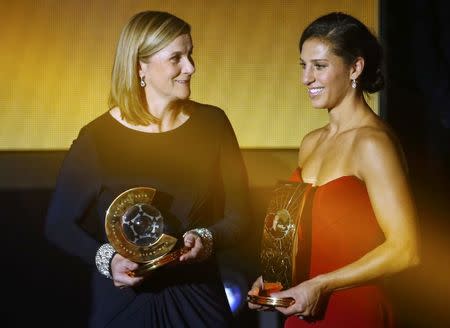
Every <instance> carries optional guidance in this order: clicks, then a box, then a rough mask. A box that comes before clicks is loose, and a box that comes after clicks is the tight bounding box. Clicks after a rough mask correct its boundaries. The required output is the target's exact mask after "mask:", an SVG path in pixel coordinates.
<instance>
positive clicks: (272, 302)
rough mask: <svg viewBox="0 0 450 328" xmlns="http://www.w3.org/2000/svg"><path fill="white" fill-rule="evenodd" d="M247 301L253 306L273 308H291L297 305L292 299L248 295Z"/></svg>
mask: <svg viewBox="0 0 450 328" xmlns="http://www.w3.org/2000/svg"><path fill="white" fill-rule="evenodd" d="M247 301H248V302H250V303H253V304H259V305H264V306H273V307H289V306H291V305H292V304H294V303H295V300H294V299H293V298H291V297H284V298H281V297H271V296H259V295H247Z"/></svg>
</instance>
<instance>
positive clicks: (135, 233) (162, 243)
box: [105, 187, 185, 276]
mask: <svg viewBox="0 0 450 328" xmlns="http://www.w3.org/2000/svg"><path fill="white" fill-rule="evenodd" d="M155 194H156V189H154V188H148V187H138V188H132V189H129V190H126V191H125V192H123V193H121V194H120V195H119V196H117V197H116V199H114V201H113V202H112V203H111V205H110V206H109V208H108V210H107V211H106V219H105V229H106V236H107V237H108V240H109V243H110V244H111V245H112V246H113V247H114V249H115V250H116V251H117V252H118V253H119V254H120V255H122V256H124V257H126V258H128V259H129V260H131V261H133V262H136V263H140V265H139V267H138V269H136V270H134V271H132V272H130V273H129V274H130V275H131V276H144V275H146V274H148V273H149V272H150V271H151V270H154V269H156V268H159V267H160V266H162V265H165V264H167V263H170V262H173V261H175V260H178V258H179V257H180V256H181V255H182V254H183V253H185V250H184V248H177V249H175V250H173V248H174V246H175V245H176V243H177V238H175V237H173V236H170V235H167V234H165V233H164V218H163V216H162V215H161V212H160V211H159V210H158V209H157V208H156V207H154V206H153V205H152V200H153V198H154V196H155Z"/></svg>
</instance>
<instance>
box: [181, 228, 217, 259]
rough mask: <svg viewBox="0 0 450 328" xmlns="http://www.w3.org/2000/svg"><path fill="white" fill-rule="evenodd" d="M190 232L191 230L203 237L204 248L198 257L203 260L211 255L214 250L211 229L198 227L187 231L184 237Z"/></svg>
mask: <svg viewBox="0 0 450 328" xmlns="http://www.w3.org/2000/svg"><path fill="white" fill-rule="evenodd" d="M188 232H191V233H193V234H195V235H197V236H199V237H200V238H201V239H202V244H203V249H202V250H201V253H200V254H199V256H198V257H197V259H198V260H199V261H203V260H206V259H207V258H208V257H210V256H211V254H212V252H213V236H212V233H211V231H209V230H208V229H206V228H196V229H192V230H189V231H187V232H185V233H184V235H183V237H184V236H186V234H187V233H188Z"/></svg>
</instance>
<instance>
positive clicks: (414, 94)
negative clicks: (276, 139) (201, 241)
mask: <svg viewBox="0 0 450 328" xmlns="http://www.w3.org/2000/svg"><path fill="white" fill-rule="evenodd" d="M380 15H381V33H380V38H381V41H382V42H383V45H384V49H385V52H386V88H385V91H383V93H382V95H381V106H380V108H381V116H382V117H383V118H384V119H385V120H386V121H387V122H388V123H389V124H390V125H391V126H392V127H393V129H394V130H395V132H396V133H397V135H398V137H399V139H400V141H401V143H402V144H403V146H404V150H405V154H406V157H407V160H408V163H409V166H410V172H409V173H410V178H411V185H412V189H413V192H414V196H415V198H416V204H417V209H418V212H419V222H418V224H419V229H420V233H421V238H422V247H421V249H422V263H421V265H419V266H418V267H416V268H413V269H410V270H407V271H405V272H402V273H399V274H397V275H395V276H392V277H390V278H388V280H387V286H388V288H389V292H390V294H391V297H392V300H393V305H394V309H395V310H396V315H397V321H398V325H399V326H400V327H430V326H432V327H449V326H450V311H449V308H450V307H449V305H448V301H449V300H450V297H449V296H450V278H448V277H449V274H450V264H449V262H450V261H449V256H448V255H447V254H448V251H450V238H448V237H447V236H448V233H449V232H450V217H449V215H450V210H449V209H450V206H449V203H450V187H449V182H450V173H449V168H450V86H449V84H450V49H449V47H450V8H449V5H448V4H447V2H446V1H444V0H440V1H422V0H414V1H405V0H400V1H381V2H380ZM299 88H300V86H299ZM299 92H300V90H299ZM243 153H244V157H245V160H246V164H247V167H248V170H249V175H250V182H251V185H250V187H251V197H252V208H253V216H252V220H253V232H252V234H251V235H250V236H249V238H248V240H247V241H246V242H245V243H243V244H241V245H238V247H237V248H236V249H235V250H230V251H227V252H225V253H221V254H219V259H220V264H221V267H222V270H223V272H224V274H225V275H226V276H228V277H231V278H232V276H233V275H234V274H237V275H238V276H239V279H240V280H241V281H242V279H243V280H244V283H250V282H251V281H252V280H253V278H254V277H255V276H256V275H257V272H258V263H257V262H258V256H257V253H258V247H259V240H260V228H261V227H262V224H261V223H262V222H261V221H262V219H263V217H264V212H265V207H266V204H267V201H268V198H269V194H270V190H271V187H272V185H271V184H270V183H266V184H265V183H257V182H258V181H259V180H260V176H262V175H266V176H270V177H271V178H273V179H274V180H275V179H280V178H281V179H283V178H286V177H288V176H289V174H290V170H291V169H292V167H295V160H296V150H295V149H293V150H271V149H267V150H251V149H244V150H243ZM64 154H65V153H64V152H0V172H1V173H0V176H2V177H3V178H4V180H5V181H6V180H7V181H17V183H16V184H8V183H1V181H0V208H1V209H2V213H3V215H2V230H1V232H2V241H3V242H2V246H3V257H2V270H1V272H2V279H1V281H2V285H1V286H2V288H1V290H2V300H3V306H2V307H1V318H0V322H2V326H4V327H26V326H28V325H32V324H45V325H46V326H47V327H84V326H85V319H86V315H87V309H88V306H89V304H87V303H86V300H87V299H88V298H87V297H86V294H87V293H88V289H89V279H88V275H87V272H86V271H85V270H84V267H83V264H81V262H79V260H78V259H76V258H70V257H67V256H66V255H65V254H62V253H61V252H60V251H58V250H57V249H55V248H53V247H52V246H50V245H49V244H48V243H47V242H46V240H45V239H44V237H43V226H44V219H45V214H46V210H47V206H48V202H49V199H50V196H51V193H52V187H53V183H54V181H55V179H56V174H57V171H58V168H59V165H60V163H61V160H62V158H63V156H64ZM281 157H282V158H284V159H286V158H288V159H292V167H290V166H289V165H287V166H286V165H285V164H283V161H280V158H281ZM262 160H263V161H264V163H265V167H266V168H267V171H265V172H261V169H260V168H258V167H257V165H255V163H260V162H261V161H262ZM6 178H7V179H6ZM48 181H50V182H48ZM261 181H262V180H261ZM22 182H23V183H22ZM280 321H281V319H280V320H278V321H277V322H272V324H271V326H272V327H274V326H277V325H279V323H280ZM237 322H238V324H237V325H239V326H242V327H262V326H264V323H263V321H262V322H261V318H259V317H258V316H257V315H256V314H255V313H253V312H249V311H248V310H246V308H245V307H243V308H242V309H241V311H240V312H239V314H238V315H237ZM266 326H269V325H266Z"/></svg>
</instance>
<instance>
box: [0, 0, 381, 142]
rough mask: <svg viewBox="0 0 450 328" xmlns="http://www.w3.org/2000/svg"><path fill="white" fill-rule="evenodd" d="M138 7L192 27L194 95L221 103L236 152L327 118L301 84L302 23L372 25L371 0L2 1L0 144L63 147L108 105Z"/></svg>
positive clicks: (286, 138)
mask: <svg viewBox="0 0 450 328" xmlns="http://www.w3.org/2000/svg"><path fill="white" fill-rule="evenodd" d="M142 10H163V11H169V12H171V13H173V14H175V15H177V16H179V17H181V18H183V19H185V20H186V21H187V22H189V23H190V24H191V25H192V37H193V42H194V54H193V57H194V60H195V63H196V67H197V72H196V73H195V75H194V78H193V82H192V99H194V100H196V101H199V102H204V103H209V104H214V105H216V106H219V107H221V108H223V109H224V110H225V111H226V113H227V115H228V117H229V118H230V120H231V122H232V124H233V126H234V128H235V130H236V133H237V135H238V139H239V143H240V145H241V147H242V148H296V147H298V145H299V142H300V140H301V138H302V137H303V136H304V135H305V134H306V133H307V132H308V131H310V130H312V129H314V128H316V127H319V126H321V125H323V124H324V123H325V122H326V119H327V117H326V111H324V110H314V109H312V108H311V106H310V103H309V100H308V98H307V94H306V91H305V87H304V86H302V85H301V83H300V66H299V51H298V39H299V35H300V33H301V31H302V30H303V28H305V27H306V25H307V24H308V23H309V22H311V21H312V20H313V19H315V18H316V17H318V16H319V15H322V14H324V13H326V12H329V11H335V10H339V11H344V12H347V13H350V14H352V15H355V16H356V17H358V18H359V19H361V20H362V21H364V22H365V23H366V24H367V25H368V26H369V27H370V28H371V29H372V31H374V33H376V34H377V31H378V1H376V0H360V1H351V0H340V1H339V0H320V1H311V0H281V1H268V0H253V1H252V0H172V1H167V0H161V1H123V0H70V1H69V0H67V1H59V0H42V1H39V0H35V1H32V0H17V1H1V2H0V44H1V51H0V150H64V149H67V148H68V147H69V146H70V143H71V142H72V140H73V139H74V138H75V137H76V135H77V133H78V130H79V129H80V128H81V127H82V126H83V125H84V124H86V123H87V122H89V121H90V120H92V119H93V118H95V117H96V116H98V115H99V114H102V113H103V112H105V111H107V110H108V108H107V98H108V92H109V81H110V71H111V66H112V62H113V56H114V51H115V46H116V42H117V39H118V37H119V33H120V31H121V28H122V27H123V25H124V24H125V23H126V22H127V20H128V19H129V18H130V17H131V16H132V15H133V14H135V13H137V12H139V11H142ZM370 104H371V105H372V107H373V108H374V109H375V111H377V112H378V97H377V95H372V96H371V99H370Z"/></svg>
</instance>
